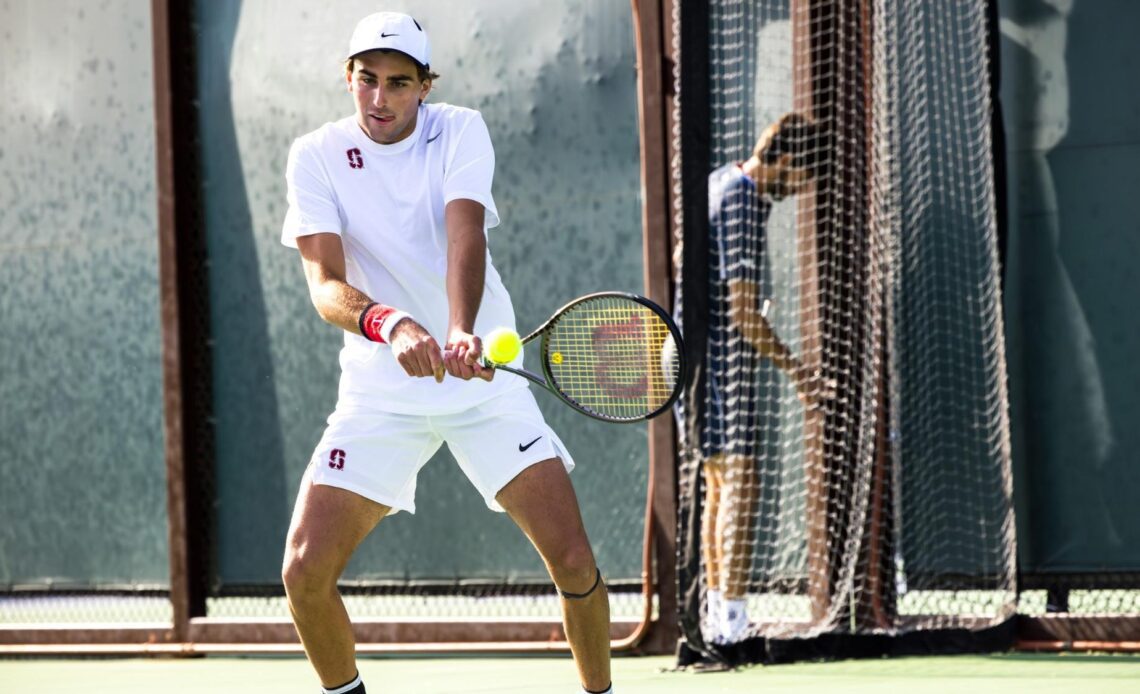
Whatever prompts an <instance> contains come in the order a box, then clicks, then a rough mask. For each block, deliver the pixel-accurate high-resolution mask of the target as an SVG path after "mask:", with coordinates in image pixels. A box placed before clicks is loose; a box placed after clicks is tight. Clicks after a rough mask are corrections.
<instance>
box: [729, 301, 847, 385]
mask: <svg viewBox="0 0 1140 694" xmlns="http://www.w3.org/2000/svg"><path fill="white" fill-rule="evenodd" d="M728 292H729V307H730V308H729V317H730V320H731V321H732V324H733V326H734V327H735V328H736V329H737V330H739V331H740V334H741V335H743V336H744V339H745V340H747V341H748V342H749V344H751V345H752V347H753V349H755V350H756V351H757V353H759V354H760V355H761V356H763V357H765V358H767V359H770V360H772V363H773V364H775V365H776V368H778V369H780V370H781V371H783V372H784V373H786V374H788V376H789V377H790V378H791V379H792V383H793V384H794V385H795V387H796V394H797V395H799V397H800V399H801V400H803V402H804V404H806V405H808V406H811V407H814V406H815V405H817V404H819V401H820V400H826V399H829V398H831V397H833V391H834V386H832V385H830V384H829V383H828V382H826V381H825V380H824V379H823V378H822V375H821V374H820V372H819V369H817V368H814V367H812V366H810V365H807V364H804V363H803V361H802V360H800V359H799V358H798V357H797V356H796V355H794V354H793V353H792V350H791V349H789V348H788V346H787V345H785V344H784V343H783V341H782V340H780V337H779V336H778V335H777V334H776V331H775V330H773V329H772V324H771V323H769V322H768V318H767V317H766V316H765V315H764V314H762V313H761V312H760V311H758V310H757V308H756V307H757V306H758V305H759V300H760V287H759V286H758V285H757V284H756V283H755V282H752V281H750V280H745V279H734V280H729V282H728Z"/></svg>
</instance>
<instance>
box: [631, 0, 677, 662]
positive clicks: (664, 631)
mask: <svg viewBox="0 0 1140 694" xmlns="http://www.w3.org/2000/svg"><path fill="white" fill-rule="evenodd" d="M672 1H673V0H630V4H631V9H632V11H633V26H634V32H635V44H636V45H635V48H636V54H637V98H638V113H639V120H640V123H639V127H638V133H639V138H640V150H641V185H642V196H641V197H642V203H641V221H642V239H643V246H642V250H643V256H642V257H643V261H644V267H645V277H644V287H645V295H646V296H647V297H648V298H649V299H651V300H653V301H655V302H656V303H658V304H659V305H661V306H666V307H671V305H672V296H673V291H672V282H671V279H672V269H671V267H670V258H671V256H672V250H671V248H670V246H671V240H672V238H673V227H672V224H671V223H670V220H671V215H670V210H671V202H670V196H669V158H670V155H671V152H670V149H669V144H668V138H667V136H666V133H668V132H669V118H668V113H669V111H670V108H669V107H668V105H667V103H666V102H667V101H671V98H672V96H673V95H670V94H669V90H668V86H667V85H668V84H669V82H670V80H671V79H672V75H670V74H667V73H668V72H669V71H670V66H671V63H672V61H671V60H670V59H669V50H668V48H667V46H668V45H669V44H668V42H667V41H666V32H667V26H666V25H667V23H666V22H665V17H668V16H670V15H671V11H672V8H671V5H672ZM648 438H649V490H648V503H649V510H648V512H647V514H646V528H645V542H646V545H647V546H646V548H645V550H646V557H647V558H648V561H647V565H646V566H645V567H644V572H645V575H644V580H645V581H646V582H647V583H648V584H649V585H647V591H646V600H647V602H648V603H649V604H650V605H651V604H652V598H653V595H654V593H656V595H657V599H658V617H657V619H656V620H655V621H653V622H651V623H649V624H647V625H646V628H647V631H646V633H645V634H644V635H643V637H642V641H641V643H640V644H636V645H639V650H640V651H642V652H645V653H652V654H664V653H670V652H672V650H673V647H674V645H675V644H676V638H677V570H676V564H675V562H674V561H673V557H675V556H676V552H677V527H676V517H677V475H676V445H675V441H676V432H675V431H674V427H673V418H672V416H671V415H670V414H669V413H665V414H662V415H661V416H659V417H655V418H654V419H651V420H649V425H648ZM647 619H648V617H647Z"/></svg>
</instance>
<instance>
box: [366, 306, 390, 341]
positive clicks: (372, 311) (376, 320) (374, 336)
mask: <svg viewBox="0 0 1140 694" xmlns="http://www.w3.org/2000/svg"><path fill="white" fill-rule="evenodd" d="M395 312H396V309H394V308H392V307H391V306H385V305H384V304H376V303H372V304H369V305H368V306H367V307H365V309H364V310H363V311H361V313H360V334H361V335H363V336H364V337H367V338H368V339H369V340H372V341H373V342H380V343H384V342H386V341H385V340H384V338H383V337H381V332H380V329H381V328H383V327H384V321H385V320H387V318H388V316H390V315H392V314H393V313H395Z"/></svg>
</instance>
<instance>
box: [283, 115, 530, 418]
mask: <svg viewBox="0 0 1140 694" xmlns="http://www.w3.org/2000/svg"><path fill="white" fill-rule="evenodd" d="M494 171H495V152H494V149H493V148H492V146H491V138H490V135H489V134H488V133H487V126H486V124H485V123H484V122H483V117H482V116H481V115H480V114H479V112H478V111H473V110H471V109H466V108H460V107H457V106H449V105H447V104H425V105H421V106H420V107H419V114H418V116H417V118H416V128H415V132H413V133H412V134H411V135H410V136H409V137H407V138H405V139H403V140H401V141H399V142H397V143H395V144H391V145H382V144H379V143H377V142H375V141H373V140H372V139H370V138H369V137H368V136H367V135H365V134H364V132H363V131H362V130H361V129H360V126H359V125H358V124H357V122H356V117H355V116H349V117H348V118H344V119H342V120H339V121H337V122H335V123H326V124H325V125H323V126H321V127H320V128H318V129H317V130H314V131H313V132H311V133H308V134H307V135H304V136H302V137H299V138H297V140H296V141H295V142H294V143H293V147H292V148H291V149H290V151H289V163H288V166H287V167H286V172H285V178H286V181H287V184H288V201H289V210H288V212H287V213H286V215H285V224H284V227H283V228H282V232H281V242H282V243H283V244H285V245H286V246H290V247H293V248H296V247H297V237H300V236H307V235H310V234H317V233H323V232H331V233H334V234H338V235H340V237H341V241H342V243H343V245H344V256H345V269H346V273H347V277H346V280H347V282H348V283H349V284H350V285H352V286H353V287H356V288H357V289H359V290H360V291H362V292H364V293H365V294H366V295H368V296H369V297H371V298H372V300H373V301H378V302H380V303H383V304H387V305H389V306H393V307H395V308H397V309H400V310H402V311H407V312H408V313H410V314H411V315H412V317H413V318H414V319H415V320H416V321H417V322H419V323H420V325H422V326H424V328H425V329H427V331H428V332H429V333H431V335H432V337H434V338H435V339H436V341H437V342H438V343H439V345H440V347H441V348H442V347H443V346H444V344H445V342H446V340H447V329H448V299H447V288H446V283H445V280H446V274H447V229H446V227H445V226H444V206H445V205H446V204H447V203H448V202H450V201H452V200H455V199H459V198H463V199H468V200H474V201H476V202H478V203H480V204H481V205H483V207H484V208H485V210H486V212H485V217H484V219H485V221H484V232H486V230H487V229H490V228H491V227H494V226H497V225H498V223H499V214H498V211H497V210H496V209H495V201H494V200H493V199H492V197H491V179H492V177H493V175H494ZM499 326H507V327H510V328H512V329H514V327H515V314H514V308H513V306H512V305H511V299H510V296H509V295H508V294H507V290H506V288H505V287H504V286H503V281H502V279H501V278H500V277H499V273H498V272H497V271H496V270H495V268H494V266H493V265H492V264H491V257H490V253H489V252H488V254H487V276H486V279H485V282H484V289H483V299H482V302H481V303H480V306H479V314H478V316H477V318H476V321H475V334H476V335H486V334H487V333H488V332H490V331H491V330H492V329H494V328H496V327H499ZM520 360H521V355H520ZM340 365H341V379H340V396H339V397H340V402H339V403H338V405H337V407H338V409H351V408H354V407H362V408H374V409H381V410H384V411H388V412H399V413H406V414H444V413H448V412H458V411H462V410H465V409H468V408H469V407H472V406H474V405H476V404H478V403H480V402H483V401H484V400H487V399H489V398H492V397H494V396H496V395H498V394H500V393H502V392H504V391H505V390H508V389H511V388H520V387H525V381H523V379H521V378H518V377H515V376H512V375H510V374H507V373H505V372H504V373H499V374H497V375H496V377H495V379H494V381H492V382H490V383H488V382H486V381H483V380H482V379H472V380H471V381H464V380H462V379H458V378H453V377H451V376H447V377H445V378H444V381H443V383H436V382H435V379H433V378H413V377H411V376H408V375H407V373H406V372H405V371H404V369H403V367H401V366H400V365H399V363H397V361H396V359H395V357H394V356H393V354H392V349H391V347H389V346H388V345H382V344H379V343H375V342H371V341H369V340H367V339H366V338H363V337H360V336H359V335H356V334H354V333H351V332H347V331H346V332H345V334H344V348H343V349H342V350H341V353H340Z"/></svg>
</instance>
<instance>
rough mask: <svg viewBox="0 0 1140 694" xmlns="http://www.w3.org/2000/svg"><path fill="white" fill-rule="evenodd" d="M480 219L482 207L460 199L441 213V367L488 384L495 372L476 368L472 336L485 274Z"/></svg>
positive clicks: (476, 343) (478, 348)
mask: <svg viewBox="0 0 1140 694" xmlns="http://www.w3.org/2000/svg"><path fill="white" fill-rule="evenodd" d="M483 215H484V209H483V205H482V204H480V203H478V202H476V201H474V200H466V199H462V198H461V199H458V200H452V201H451V202H449V203H447V207H446V208H445V209H444V224H445V225H446V227H447V302H448V313H449V315H448V331H447V345H446V352H445V357H444V366H445V367H446V369H447V372H448V373H449V374H451V375H452V376H455V377H457V378H462V379H470V378H473V377H476V376H478V377H479V378H483V379H485V380H488V381H489V380H491V379H492V378H493V377H494V374H495V372H494V370H492V369H485V368H483V367H482V366H481V365H480V364H479V357H480V355H481V354H482V353H483V345H482V342H480V340H479V338H478V337H476V336H475V335H474V334H473V331H474V329H475V317H476V316H477V315H478V314H479V304H480V302H481V301H482V299H483V281H484V278H485V277H486V272H487V237H486V235H485V234H484V232H483Z"/></svg>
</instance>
